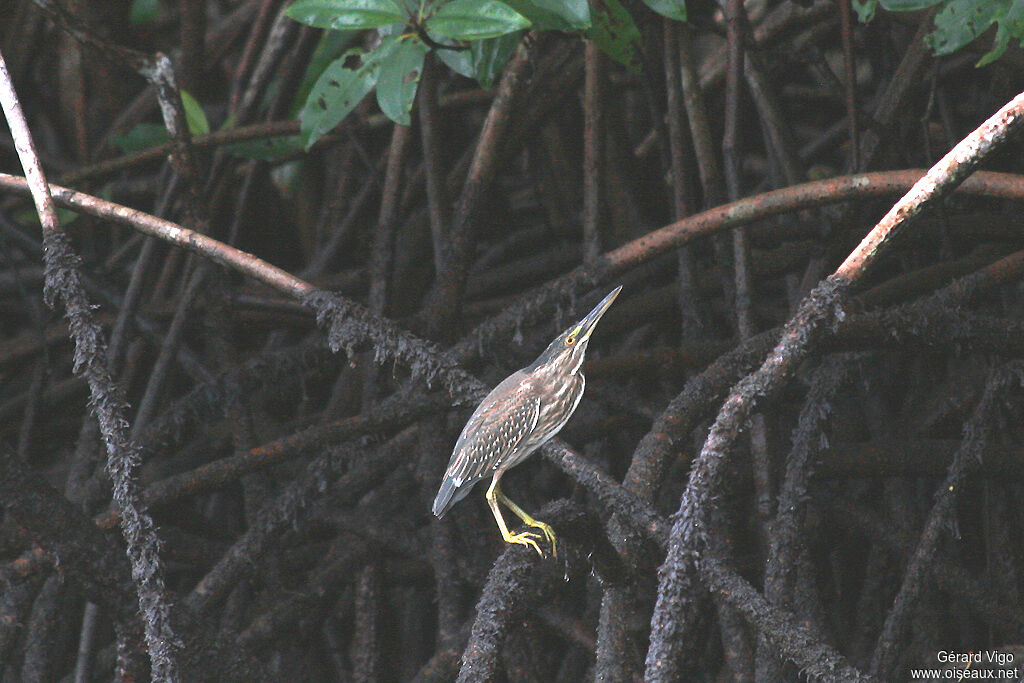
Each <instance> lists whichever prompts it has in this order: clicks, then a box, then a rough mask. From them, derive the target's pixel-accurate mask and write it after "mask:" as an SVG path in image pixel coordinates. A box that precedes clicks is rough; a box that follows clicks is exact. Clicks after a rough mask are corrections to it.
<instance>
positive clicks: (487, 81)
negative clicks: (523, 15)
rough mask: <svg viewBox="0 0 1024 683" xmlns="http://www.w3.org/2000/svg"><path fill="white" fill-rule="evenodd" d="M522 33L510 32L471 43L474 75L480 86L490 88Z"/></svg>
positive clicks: (470, 49) (470, 50) (470, 52)
mask: <svg viewBox="0 0 1024 683" xmlns="http://www.w3.org/2000/svg"><path fill="white" fill-rule="evenodd" d="M521 35H522V34H521V33H508V34H506V35H503V36H498V37H497V38H491V39H490V40H478V41H475V42H472V43H470V44H469V54H470V57H472V68H473V73H472V77H473V78H475V79H476V80H477V83H479V84H480V87H481V88H483V89H484V90H490V89H491V86H492V85H494V79H495V78H497V77H498V74H499V73H501V70H502V69H503V68H504V67H505V64H507V63H508V60H509V58H510V57H511V56H512V53H513V52H515V51H516V45H518V44H519V38H520V36H521Z"/></svg>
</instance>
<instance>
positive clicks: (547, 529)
mask: <svg viewBox="0 0 1024 683" xmlns="http://www.w3.org/2000/svg"><path fill="white" fill-rule="evenodd" d="M526 523H527V524H529V525H530V526H532V527H536V528H538V529H540V530H541V531H543V532H544V538H546V539H548V543H550V544H551V556H552V557H558V540H557V539H556V538H555V530H554V529H552V528H551V525H550V524H545V523H544V522H540V521H538V520H536V519H532V518H531V519H530V520H528V521H527V522H526Z"/></svg>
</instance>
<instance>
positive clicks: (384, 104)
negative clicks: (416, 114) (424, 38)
mask: <svg viewBox="0 0 1024 683" xmlns="http://www.w3.org/2000/svg"><path fill="white" fill-rule="evenodd" d="M426 54H427V48H426V46H425V45H424V44H423V43H422V42H420V40H419V38H415V37H406V39H405V40H399V41H398V42H397V43H396V44H395V47H394V48H393V49H392V50H391V51H390V52H389V53H388V54H387V55H386V56H385V57H384V58H383V59H381V62H380V77H379V78H378V79H377V104H379V105H380V110H381V111H382V112H384V114H385V115H386V116H387V117H388V118H389V119H391V120H392V121H394V122H395V123H400V124H402V125H403V126H408V125H409V123H410V117H409V112H411V111H412V103H413V100H414V99H416V88H417V87H418V86H419V83H420V75H421V74H422V73H423V58H424V57H425V56H426Z"/></svg>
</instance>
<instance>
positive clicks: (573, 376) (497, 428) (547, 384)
mask: <svg viewBox="0 0 1024 683" xmlns="http://www.w3.org/2000/svg"><path fill="white" fill-rule="evenodd" d="M621 290H622V287H616V288H615V289H614V290H612V292H611V293H610V294H608V296H606V297H605V298H604V299H603V300H602V301H601V303H599V304H598V305H597V306H595V307H594V310H592V311H591V312H590V313H588V314H587V315H586V317H584V318H583V319H582V320H580V321H579V322H578V323H576V324H575V325H573V326H572V327H570V328H569V329H567V330H566V331H565V332H562V334H560V335H558V336H557V337H555V340H554V341H553V342H551V344H549V345H548V348H547V349H545V350H544V353H542V354H540V357H538V358H537V360H535V361H534V362H533V363H532V364H531V365H529V366H527V367H525V368H523V369H522V370H517V371H516V372H513V373H512V374H511V375H509V376H508V377H507V378H506V379H505V380H504V381H503V382H502V383H501V384H499V385H498V386H496V387H494V390H493V391H491V393H489V394H487V397H486V398H485V399H484V400H483V401H482V402H481V403H480V405H479V406H477V409H476V410H475V411H474V412H473V415H472V417H470V418H469V422H467V423H466V426H465V427H463V429H462V434H460V435H459V440H458V441H457V442H456V443H455V450H454V451H453V452H452V459H451V460H450V461H449V462H448V469H447V471H446V472H445V473H444V480H443V481H442V482H441V489H440V490H439V491H438V492H437V498H435V499H434V514H435V515H437V516H438V517H443V516H444V514H445V513H446V512H448V510H449V509H451V507H452V506H453V505H455V503H457V502H459V501H460V500H462V499H463V498H465V497H466V495H467V494H468V493H469V492H470V490H472V488H473V487H474V486H475V485H476V484H477V483H478V482H479V481H481V480H483V479H486V478H487V477H493V478H492V479H491V485H490V486H489V487H488V489H487V505H489V506H490V508H491V512H492V513H494V519H495V521H497V522H498V529H499V530H500V531H501V537H502V538H504V539H505V542H506V543H519V544H521V545H526V546H530V547H532V548H533V549H534V550H536V551H537V552H538V553H539V554H540V555H541V556H543V554H544V553H543V552H541V549H540V546H538V545H537V541H538V540H539V539H540V538H541V534H540V533H538V532H535V531H522V532H520V533H518V534H511V533H509V531H508V527H507V526H505V519H504V518H503V517H502V516H501V510H499V509H498V503H504V504H505V506H506V507H507V508H508V509H509V510H511V511H512V512H514V513H515V514H516V516H517V517H519V519H521V520H523V522H524V523H526V524H527V525H529V526H531V527H534V528H537V529H540V530H541V532H543V534H544V537H545V538H547V540H548V542H549V543H550V544H551V551H552V553H553V554H557V549H556V541H555V532H554V531H553V530H552V529H551V527H550V526H548V525H547V524H545V523H544V522H539V521H537V520H536V519H534V518H533V517H531V516H530V515H528V514H526V513H525V512H523V510H522V508H520V507H519V506H518V505H516V504H515V503H513V502H512V501H511V500H509V499H508V497H507V496H506V495H505V494H504V493H502V491H501V487H500V485H499V482H500V480H501V475H502V474H504V473H505V470H508V469H510V468H512V467H515V466H516V465H518V464H519V463H521V462H522V461H523V460H525V459H526V458H527V457H528V456H529V455H530V454H531V453H533V452H534V451H535V450H537V449H538V448H540V447H541V445H543V444H544V442H545V441H547V440H548V439H550V438H551V437H553V436H554V435H555V434H557V433H558V431H559V430H560V429H561V428H562V427H563V426H565V423H566V422H568V421H569V417H571V416H572V414H573V411H575V410H576V405H577V404H578V403H579V402H580V397H582V396H583V387H584V384H585V380H584V378H583V373H582V372H580V366H582V365H583V356H584V354H585V353H586V351H587V342H588V341H590V334H591V333H592V332H593V331H594V328H595V327H596V326H597V321H598V320H600V319H601V316H602V315H604V312H605V311H607V310H608V307H609V306H611V305H612V302H613V301H615V297H616V296H618V294H619V292H620V291H621Z"/></svg>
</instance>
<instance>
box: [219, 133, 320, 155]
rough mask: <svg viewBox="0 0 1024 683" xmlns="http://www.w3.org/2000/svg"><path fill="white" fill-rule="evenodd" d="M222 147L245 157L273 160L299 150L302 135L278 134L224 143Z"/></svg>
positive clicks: (300, 148)
mask: <svg viewBox="0 0 1024 683" xmlns="http://www.w3.org/2000/svg"><path fill="white" fill-rule="evenodd" d="M224 149H225V150H226V151H227V152H228V153H230V154H233V155H235V156H238V157H243V158H246V159H262V160H264V161H273V160H274V159H279V158H281V157H283V156H285V155H288V154H294V153H295V152H299V151H301V150H302V137H301V136H299V135H279V136H277V137H273V138H259V139H256V140H243V141H241V142H232V143H231V144H229V145H224Z"/></svg>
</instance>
